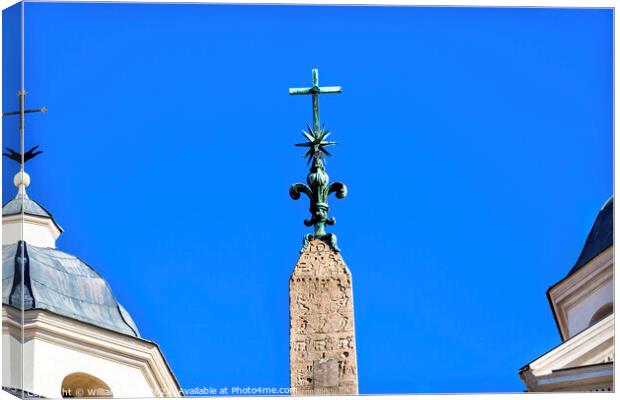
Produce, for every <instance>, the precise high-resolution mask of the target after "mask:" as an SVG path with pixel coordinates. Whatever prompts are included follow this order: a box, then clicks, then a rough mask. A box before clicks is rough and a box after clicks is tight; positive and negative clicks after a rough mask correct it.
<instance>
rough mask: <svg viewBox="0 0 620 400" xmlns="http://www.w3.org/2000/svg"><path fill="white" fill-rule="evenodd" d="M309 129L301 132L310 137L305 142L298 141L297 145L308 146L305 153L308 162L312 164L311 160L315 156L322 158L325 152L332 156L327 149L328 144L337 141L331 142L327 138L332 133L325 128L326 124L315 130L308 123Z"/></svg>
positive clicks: (330, 144)
mask: <svg viewBox="0 0 620 400" xmlns="http://www.w3.org/2000/svg"><path fill="white" fill-rule="evenodd" d="M306 127H307V129H308V131H301V134H302V135H303V136H304V137H305V138H306V139H308V141H307V142H305V143H296V144H295V146H297V147H308V150H307V151H306V154H304V158H308V164H310V160H312V159H314V158H321V157H322V156H323V154H325V155H328V156H331V154H330V153H329V151H327V149H326V147H327V146H333V145H335V144H336V143H337V142H329V141H327V140H325V139H327V137H328V136H329V135H331V133H330V132H329V130H327V129H325V125H323V126H322V127H321V128H319V129H318V130H313V129H312V128H310V125H308V124H306Z"/></svg>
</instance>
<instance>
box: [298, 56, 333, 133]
mask: <svg viewBox="0 0 620 400" xmlns="http://www.w3.org/2000/svg"><path fill="white" fill-rule="evenodd" d="M331 93H342V88H341V87H340V86H323V87H320V86H319V70H318V69H316V68H314V69H313V70H312V87H309V88H290V89H289V90H288V94H290V95H299V94H311V95H312V126H313V128H314V131H315V132H318V131H319V129H320V128H321V121H320V118H319V94H331Z"/></svg>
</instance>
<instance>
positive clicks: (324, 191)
mask: <svg viewBox="0 0 620 400" xmlns="http://www.w3.org/2000/svg"><path fill="white" fill-rule="evenodd" d="M341 92H342V88H341V87H340V86H324V87H320V86H319V71H318V70H317V69H313V70H312V87H309V88H291V89H289V90H288V93H289V94H292V95H298V94H311V95H312V122H313V126H314V129H311V128H310V126H308V132H305V131H304V132H303V135H304V136H305V138H306V139H307V140H308V141H307V142H305V143H298V144H296V145H295V146H300V147H307V148H308V150H307V151H306V155H305V156H306V157H308V162H310V161H312V166H311V167H310V173H309V174H308V176H307V177H306V181H307V182H308V184H307V185H306V184H304V183H295V184H293V186H291V188H290V189H289V194H290V196H291V198H292V199H293V200H298V199H299V198H300V197H301V193H303V194H305V195H306V196H308V199H309V200H310V214H311V217H310V219H307V220H305V221H304V224H305V225H306V226H314V233H309V234H307V235H305V236H304V245H303V247H302V251H303V249H304V248H305V247H306V246H307V245H308V243H309V242H310V240H312V239H321V240H323V241H325V242H327V243H328V244H329V245H330V246H331V247H332V248H333V249H334V250H336V251H339V250H338V246H337V244H336V235H334V234H333V233H327V232H326V231H325V226H326V225H333V224H334V223H336V220H335V218H330V217H328V212H329V205H328V204H327V197H328V196H329V195H330V194H331V193H335V194H336V197H337V198H339V199H342V198H344V197H345V196H346V195H347V187H346V186H345V185H344V183H342V182H334V183H329V176H328V175H327V172H326V171H325V166H324V165H323V161H322V156H323V154H325V155H330V154H329V151H327V149H326V147H327V146H332V145H334V144H336V142H331V141H328V140H326V139H327V137H328V136H329V135H330V133H329V131H328V130H326V129H324V128H321V126H320V119H319V94H329V93H341Z"/></svg>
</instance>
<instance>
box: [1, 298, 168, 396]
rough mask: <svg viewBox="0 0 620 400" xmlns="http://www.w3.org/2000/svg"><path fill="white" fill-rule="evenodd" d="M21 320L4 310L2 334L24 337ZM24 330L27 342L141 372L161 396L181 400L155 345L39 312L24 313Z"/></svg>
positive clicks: (12, 310) (17, 313) (7, 308)
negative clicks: (57, 347) (50, 344)
mask: <svg viewBox="0 0 620 400" xmlns="http://www.w3.org/2000/svg"><path fill="white" fill-rule="evenodd" d="M20 320H21V317H20V311H19V310H18V309H16V308H14V307H11V306H7V305H3V306H2V322H3V333H4V332H7V331H10V332H11V333H12V334H13V335H17V336H18V337H19V336H21V324H20V322H19V321H20ZM23 328H24V340H29V339H38V340H43V341H46V342H49V343H54V344H56V345H60V346H63V347H65V348H68V349H71V350H75V351H80V352H83V353H87V354H92V355H96V356H97V357H101V358H106V359H109V360H112V361H114V362H118V363H121V364H124V365H128V366H132V367H135V368H138V369H140V370H141V371H142V373H143V374H144V377H145V379H146V380H147V382H149V385H150V386H151V388H153V390H159V391H160V395H161V396H163V397H170V396H175V397H176V396H179V384H178V382H177V380H176V378H175V377H174V375H173V373H172V371H171V370H170V368H169V366H168V364H167V362H166V361H165V359H164V357H163V355H162V354H161V351H160V349H159V347H158V346H157V345H156V344H155V343H153V342H150V341H147V340H144V339H140V338H136V337H133V336H129V335H123V334H121V333H118V332H114V331H110V330H107V329H102V328H99V327H96V326H94V325H90V324H87V323H83V322H81V321H76V320H73V319H71V318H67V317H64V316H61V315H58V314H54V313H52V312H49V311H45V310H38V309H34V310H27V311H26V312H25V313H24V325H23Z"/></svg>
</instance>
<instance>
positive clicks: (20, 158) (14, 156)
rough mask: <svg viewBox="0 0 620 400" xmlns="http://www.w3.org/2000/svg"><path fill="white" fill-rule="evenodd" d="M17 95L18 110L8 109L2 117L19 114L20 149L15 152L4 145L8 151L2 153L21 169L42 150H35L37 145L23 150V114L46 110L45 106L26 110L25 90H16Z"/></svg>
mask: <svg viewBox="0 0 620 400" xmlns="http://www.w3.org/2000/svg"><path fill="white" fill-rule="evenodd" d="M17 96H18V97H19V110H18V111H10V112H6V113H2V116H3V117H6V116H7V115H19V143H20V145H19V147H20V151H19V152H16V151H15V150H12V149H9V148H8V147H5V149H6V150H7V151H8V153H2V155H3V156H5V157H7V158H10V159H11V160H13V161H15V162H17V163H19V165H20V168H21V170H22V171H23V169H24V164H25V163H26V162H27V161H28V160H31V159H33V158H35V157H36V156H37V155H39V154H41V153H43V152H42V151H36V150H37V148H38V147H39V146H35V147H33V148H31V149H30V150H28V151H27V152H24V125H25V119H26V118H25V115H26V114H29V113H36V112H40V113H44V112H47V108H46V107H41V108H38V109H32V110H26V109H25V108H26V91H25V90H20V91H19V92H17Z"/></svg>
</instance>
